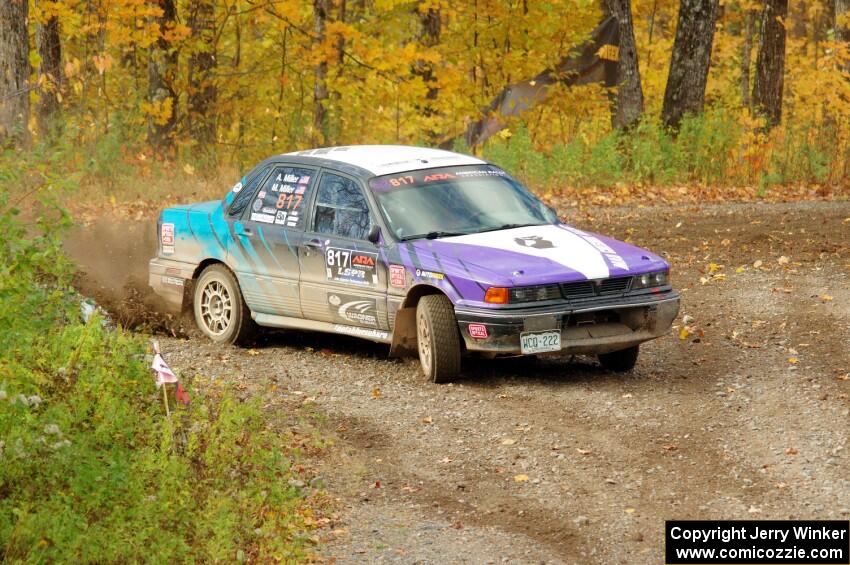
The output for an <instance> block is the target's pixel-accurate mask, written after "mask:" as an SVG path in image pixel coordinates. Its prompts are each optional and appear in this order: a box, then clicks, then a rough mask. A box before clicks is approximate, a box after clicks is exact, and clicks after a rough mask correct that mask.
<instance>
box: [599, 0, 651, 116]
mask: <svg viewBox="0 0 850 565" xmlns="http://www.w3.org/2000/svg"><path fill="white" fill-rule="evenodd" d="M606 6H607V9H608V11H609V13H610V14H611V15H613V16H614V17H615V18H617V23H618V24H619V36H620V43H619V50H618V51H619V54H618V60H619V62H618V64H617V72H618V74H619V86H618V87H617V98H616V101H615V103H614V113H613V116H612V123H613V125H614V127H615V128H617V129H626V128H629V127H631V126H633V125H635V124H636V123H637V122H638V121H639V120H640V118H641V114H643V90H642V89H641V86H640V70H639V69H638V60H637V48H636V46H635V32H634V26H633V24H632V8H631V2H630V0H606Z"/></svg>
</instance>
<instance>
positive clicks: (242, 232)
mask: <svg viewBox="0 0 850 565" xmlns="http://www.w3.org/2000/svg"><path fill="white" fill-rule="evenodd" d="M239 235H244V236H247V237H251V236H253V235H254V232H253V231H251V228H246V227H243V228H242V229H241V230H240V231H239Z"/></svg>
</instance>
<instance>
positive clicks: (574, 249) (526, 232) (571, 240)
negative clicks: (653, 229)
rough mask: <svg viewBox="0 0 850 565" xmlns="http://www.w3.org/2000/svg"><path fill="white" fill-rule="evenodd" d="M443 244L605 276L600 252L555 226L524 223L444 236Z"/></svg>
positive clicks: (608, 272)
mask: <svg viewBox="0 0 850 565" xmlns="http://www.w3.org/2000/svg"><path fill="white" fill-rule="evenodd" d="M442 241H444V242H446V243H465V244H468V245H478V246H481V247H489V248H491V249H499V250H502V251H511V252H514V253H522V254H525V255H532V256H534V257H540V258H542V259H549V260H550V261H554V262H556V263H559V264H561V265H563V266H565V267H567V268H569V269H572V270H573V271H577V272H579V273H581V274H582V275H584V276H585V277H586V278H588V279H603V278H606V277H608V276H609V274H610V271H609V270H608V264H607V263H606V262H605V257H604V255H603V254H602V253H601V252H600V251H599V250H598V249H596V248H595V247H594V246H593V245H591V244H590V242H588V241H587V240H585V239H584V238H582V237H580V236H578V235H576V234H574V233H572V232H569V231H567V230H565V229H562V228H560V227H558V226H553V225H546V226H528V227H524V228H514V229H511V230H501V231H491V232H485V233H473V234H469V235H460V236H455V237H447V238H445V239H443V240H442Z"/></svg>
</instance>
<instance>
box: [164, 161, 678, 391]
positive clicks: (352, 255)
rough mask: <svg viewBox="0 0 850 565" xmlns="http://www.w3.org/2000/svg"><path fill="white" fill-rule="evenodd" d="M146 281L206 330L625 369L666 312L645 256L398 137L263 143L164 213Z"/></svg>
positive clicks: (450, 359)
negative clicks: (584, 358)
mask: <svg viewBox="0 0 850 565" xmlns="http://www.w3.org/2000/svg"><path fill="white" fill-rule="evenodd" d="M157 230H158V235H159V243H158V249H157V254H156V257H154V258H153V259H152V260H151V262H150V285H151V286H152V287H153V289H154V291H155V292H156V293H158V294H159V295H160V296H162V297H163V298H164V299H165V300H166V301H167V302H168V303H169V304H170V305H171V306H172V307H173V308H174V309H180V308H187V309H188V308H189V306H190V305H191V308H192V309H193V310H194V315H195V319H196V321H197V324H198V327H199V328H200V329H201V331H202V332H203V333H204V334H206V335H207V336H209V338H211V339H212V340H214V341H216V342H220V343H237V344H241V343H246V342H249V341H250V340H251V339H252V336H253V335H254V333H255V331H256V330H257V327H258V326H265V327H272V328H293V329H300V330H316V331H323V332H331V333H336V334H345V335H351V336H357V337H361V338H365V339H369V340H373V341H376V342H382V343H387V344H389V345H390V354H391V355H393V356H398V355H405V354H413V355H415V354H416V353H418V355H419V359H420V361H421V364H422V370H423V372H424V373H425V375H426V376H427V377H429V378H430V379H431V380H433V381H434V382H444V381H448V380H451V379H453V378H454V377H456V376H457V375H458V374H459V372H460V366H461V357H462V356H465V355H484V356H490V357H495V356H500V355H505V356H508V355H511V356H512V355H538V354H552V353H561V354H578V353H581V354H596V355H598V358H599V361H600V363H601V364H602V366H603V367H606V368H608V369H611V370H615V371H628V370H631V369H632V367H634V365H635V362H636V361H637V357H638V348H639V345H640V344H641V343H642V342H645V341H647V340H650V339H654V338H657V337H659V336H662V335H665V334H667V333H669V328H670V325H671V324H672V322H673V320H674V318H675V317H676V315H677V313H678V310H679V295H678V294H677V293H676V292H675V291H674V290H673V288H672V286H671V283H670V270H669V265H668V264H667V263H666V262H665V261H664V260H663V259H662V258H661V257H659V256H658V255H655V254H653V253H650V252H649V251H645V250H643V249H640V248H638V247H635V246H632V245H628V244H626V243H622V242H619V241H616V240H613V239H610V238H607V237H604V236H601V235H596V234H593V233H590V232H587V231H584V230H580V229H577V228H574V227H572V226H569V225H566V224H564V223H562V222H561V221H560V220H559V219H558V216H557V214H556V213H555V212H554V211H553V210H552V209H551V208H549V207H547V206H546V205H545V204H544V203H542V202H541V201H540V200H538V199H537V198H535V197H534V195H532V194H531V193H530V192H529V191H528V190H526V189H525V188H524V187H523V186H522V185H521V184H520V183H519V182H517V181H516V180H515V179H514V178H512V177H511V176H510V175H509V174H508V173H506V172H505V171H503V170H502V169H500V168H499V167H497V166H495V165H493V164H491V163H488V162H486V161H483V160H481V159H478V158H476V157H471V156H468V155H461V154H458V153H452V152H449V151H442V150H436V149H425V148H420V147H406V146H350V147H331V148H323V149H314V150H309V151H298V152H294V153H286V154H283V155H277V156H274V157H271V158H269V159H267V160H265V161H263V162H262V163H260V164H259V165H257V166H256V167H255V168H254V169H253V170H251V171H250V172H249V173H248V174H247V175H245V177H243V178H242V179H241V180H240V181H239V182H237V183H236V185H235V186H234V187H233V188H232V189H231V190H230V191H229V192H228V193H227V194H226V195H225V196H224V197H223V198H222V199H221V200H215V201H212V202H203V203H200V204H189V205H185V206H175V207H172V208H167V209H165V210H163V211H162V213H161V215H160V217H159V221H158V224H157Z"/></svg>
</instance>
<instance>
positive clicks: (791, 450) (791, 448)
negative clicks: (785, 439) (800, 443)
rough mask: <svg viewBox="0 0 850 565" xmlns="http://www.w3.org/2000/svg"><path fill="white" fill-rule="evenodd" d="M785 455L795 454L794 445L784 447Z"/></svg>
mask: <svg viewBox="0 0 850 565" xmlns="http://www.w3.org/2000/svg"><path fill="white" fill-rule="evenodd" d="M785 455H791V456H794V455H797V449H796V448H794V447H788V448H786V449H785Z"/></svg>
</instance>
